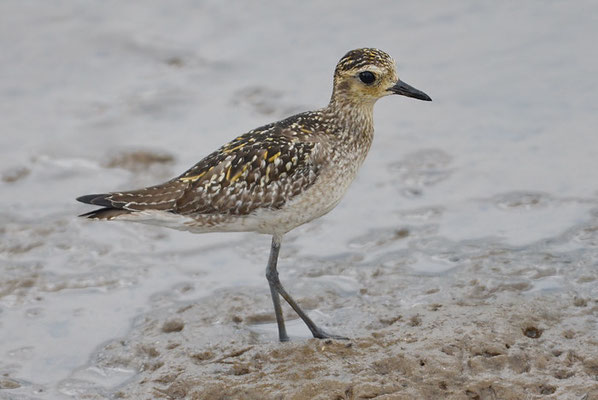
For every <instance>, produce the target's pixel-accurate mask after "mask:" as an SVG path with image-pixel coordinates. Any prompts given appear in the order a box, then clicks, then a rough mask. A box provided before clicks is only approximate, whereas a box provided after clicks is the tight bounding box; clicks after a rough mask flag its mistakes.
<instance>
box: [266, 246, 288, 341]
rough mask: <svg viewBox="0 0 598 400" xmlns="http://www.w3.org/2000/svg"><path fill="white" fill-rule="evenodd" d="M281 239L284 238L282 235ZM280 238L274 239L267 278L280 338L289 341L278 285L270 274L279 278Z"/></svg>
mask: <svg viewBox="0 0 598 400" xmlns="http://www.w3.org/2000/svg"><path fill="white" fill-rule="evenodd" d="M280 239H282V237H281V238H280ZM280 239H279V240H278V241H276V240H274V239H272V248H271V249H270V257H269V258H268V266H267V267H266V278H267V279H268V283H269V284H270V294H271V295H272V303H274V314H275V315H276V323H277V324H278V338H279V339H280V341H281V342H287V341H288V340H289V336H288V335H287V328H286V327H285V326H284V317H283V316H282V308H281V307H280V297H279V295H278V291H277V289H276V286H274V284H273V283H272V280H271V279H270V276H273V275H274V276H276V279H278V271H276V263H277V261H278V252H279V251H280Z"/></svg>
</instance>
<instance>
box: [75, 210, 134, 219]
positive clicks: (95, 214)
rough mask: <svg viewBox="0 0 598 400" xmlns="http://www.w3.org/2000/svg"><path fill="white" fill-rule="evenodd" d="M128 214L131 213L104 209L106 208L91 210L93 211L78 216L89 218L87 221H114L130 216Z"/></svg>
mask: <svg viewBox="0 0 598 400" xmlns="http://www.w3.org/2000/svg"><path fill="white" fill-rule="evenodd" d="M130 213H131V211H129V210H122V209H120V208H111V207H106V208H99V209H97V210H93V211H90V212H87V213H85V214H81V215H79V216H80V217H85V218H89V219H105V220H110V219H114V218H116V217H118V216H120V215H124V214H130Z"/></svg>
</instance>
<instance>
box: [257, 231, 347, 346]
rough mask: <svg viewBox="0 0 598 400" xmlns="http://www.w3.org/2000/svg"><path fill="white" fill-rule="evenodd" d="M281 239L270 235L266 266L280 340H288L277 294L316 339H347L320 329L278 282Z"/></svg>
mask: <svg viewBox="0 0 598 400" xmlns="http://www.w3.org/2000/svg"><path fill="white" fill-rule="evenodd" d="M281 241H282V236H279V235H274V236H273V237H272V248H271V250H270V258H269V260H268V267H267V268H266V278H267V279H268V283H269V284H270V291H271V293H272V301H273V302H274V312H275V313H276V322H277V323H278V336H279V337H280V341H281V342H284V341H287V340H289V337H288V336H287V332H286V329H285V326H284V319H283V317H282V310H281V308H280V299H279V297H278V295H279V294H280V295H281V296H282V297H283V298H284V299H285V300H286V302H287V303H289V305H290V306H291V307H292V308H293V310H295V312H296V313H297V315H299V317H301V319H302V320H303V322H305V325H307V327H308V328H309V330H310V331H311V334H312V335H313V337H315V338H316V339H343V340H347V338H346V337H343V336H337V335H331V334H329V333H326V332H325V331H324V330H322V329H320V328H319V327H318V326H317V325H316V324H315V323H314V322H313V321H312V320H311V318H309V317H308V316H307V314H306V313H305V312H303V310H302V309H301V307H299V305H298V304H297V303H296V302H295V300H293V298H292V297H291V295H289V293H288V292H287V291H286V290H285V288H284V287H283V286H282V283H280V279H279V278H278V271H277V270H276V264H277V261H278V252H279V251H280V243H281Z"/></svg>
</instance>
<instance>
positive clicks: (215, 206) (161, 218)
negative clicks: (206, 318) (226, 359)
mask: <svg viewBox="0 0 598 400" xmlns="http://www.w3.org/2000/svg"><path fill="white" fill-rule="evenodd" d="M390 94H402V95H406V96H410V97H415V98H419V99H422V100H430V98H429V97H428V96H427V95H425V94H424V93H423V92H420V91H418V90H417V89H414V88H412V87H410V86H409V85H406V84H405V83H403V82H401V81H400V80H398V77H397V74H396V71H395V63H394V60H393V59H392V58H391V57H390V56H389V55H388V54H386V53H385V52H383V51H381V50H377V49H357V50H352V51H350V52H348V53H347V54H346V55H345V56H344V57H343V58H342V59H341V60H340V61H339V63H338V64H337V66H336V69H335V72H334V84H333V93H332V97H331V100H330V103H329V104H328V106H326V107H324V108H322V109H320V110H317V111H311V112H305V113H301V114H297V115H294V116H292V117H289V118H286V119H284V120H281V121H278V122H274V123H271V124H269V125H265V126H262V127H260V128H257V129H254V130H252V131H249V132H247V133H246V134H244V135H241V136H239V137H237V138H236V139H234V140H232V141H231V142H229V143H227V144H225V145H223V146H222V147H220V148H219V149H218V150H216V151H214V152H213V153H211V154H210V155H208V156H207V157H205V158H204V159H202V160H201V161H199V162H198V163H197V164H195V165H194V166H193V167H191V168H190V169H189V170H187V171H186V172H185V173H183V174H182V175H180V176H178V177H176V178H174V179H172V180H170V181H168V182H165V183H163V184H160V185H157V186H151V187H147V188H144V189H140V190H134V191H125V192H112V193H108V194H96V195H87V196H82V197H80V198H78V200H79V201H82V202H84V203H89V204H94V205H98V206H102V207H104V208H101V209H98V210H95V211H91V212H89V213H87V214H83V216H86V217H88V218H92V219H108V220H131V221H137V222H145V223H152V224H158V225H164V226H168V227H171V228H175V229H182V230H189V231H192V232H213V231H254V232H260V233H268V234H272V235H273V236H274V241H277V242H278V246H280V239H281V238H282V235H283V234H285V233H286V232H288V231H290V230H291V229H293V228H295V227H297V226H299V225H301V224H304V223H306V222H309V221H311V220H313V219H315V218H317V217H320V216H322V215H324V214H325V213H327V212H328V211H330V210H331V209H332V208H334V207H335V206H336V205H337V204H338V202H339V201H340V200H341V198H342V196H343V195H344V193H345V192H346V190H347V188H348V187H349V185H350V183H351V182H352V181H353V179H354V178H355V175H356V174H357V170H358V169H359V167H360V166H361V164H362V163H363V161H364V159H365V157H366V155H367V153H368V151H369V149H370V145H371V143H372V139H373V133H374V124H373V107H374V103H375V102H376V100H378V99H379V98H381V97H383V96H386V95H390ZM274 241H273V249H274ZM276 255H277V251H276ZM275 264H276V263H275V261H274V267H275ZM269 265H270V264H269ZM269 270H270V269H269ZM277 276H278V275H277V274H276V279H277ZM269 280H270V278H269ZM270 284H271V287H272V284H273V283H272V281H270ZM277 290H278V289H277ZM281 294H282V293H281ZM274 297H276V298H278V296H277V295H276V296H274V292H273V299H274ZM285 299H286V297H285ZM287 301H289V300H288V299H287ZM275 308H276V301H275ZM278 314H279V313H278V310H277V318H282V316H280V317H279V315H278ZM300 315H301V314H300ZM302 318H304V316H302ZM305 318H307V317H305ZM305 318H304V320H305ZM306 323H308V326H309V322H308V321H306ZM279 324H280V319H279ZM283 325H284V324H283ZM314 326H315V325H314ZM279 328H280V325H279ZM283 328H284V326H283ZM310 329H312V327H311V326H310ZM283 330H284V329H283ZM312 332H313V329H312ZM284 335H286V333H284ZM284 335H283V333H282V331H281V340H283V336H284ZM314 336H316V333H314ZM316 337H318V336H316Z"/></svg>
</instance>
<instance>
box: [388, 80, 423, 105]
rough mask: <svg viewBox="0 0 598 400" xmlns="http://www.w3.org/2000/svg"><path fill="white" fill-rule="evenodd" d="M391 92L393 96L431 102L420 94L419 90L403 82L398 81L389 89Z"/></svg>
mask: <svg viewBox="0 0 598 400" xmlns="http://www.w3.org/2000/svg"><path fill="white" fill-rule="evenodd" d="M388 90H390V91H391V92H393V93H395V94H400V95H402V96H407V97H413V98H415V99H420V100H424V101H432V99H431V98H430V96H428V95H427V94H425V93H424V92H422V91H421V90H417V89H416V88H414V87H413V86H411V85H408V84H406V83H405V82H403V81H401V80H400V79H399V81H398V82H397V83H396V85H394V86H393V87H391V88H389V89H388Z"/></svg>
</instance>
